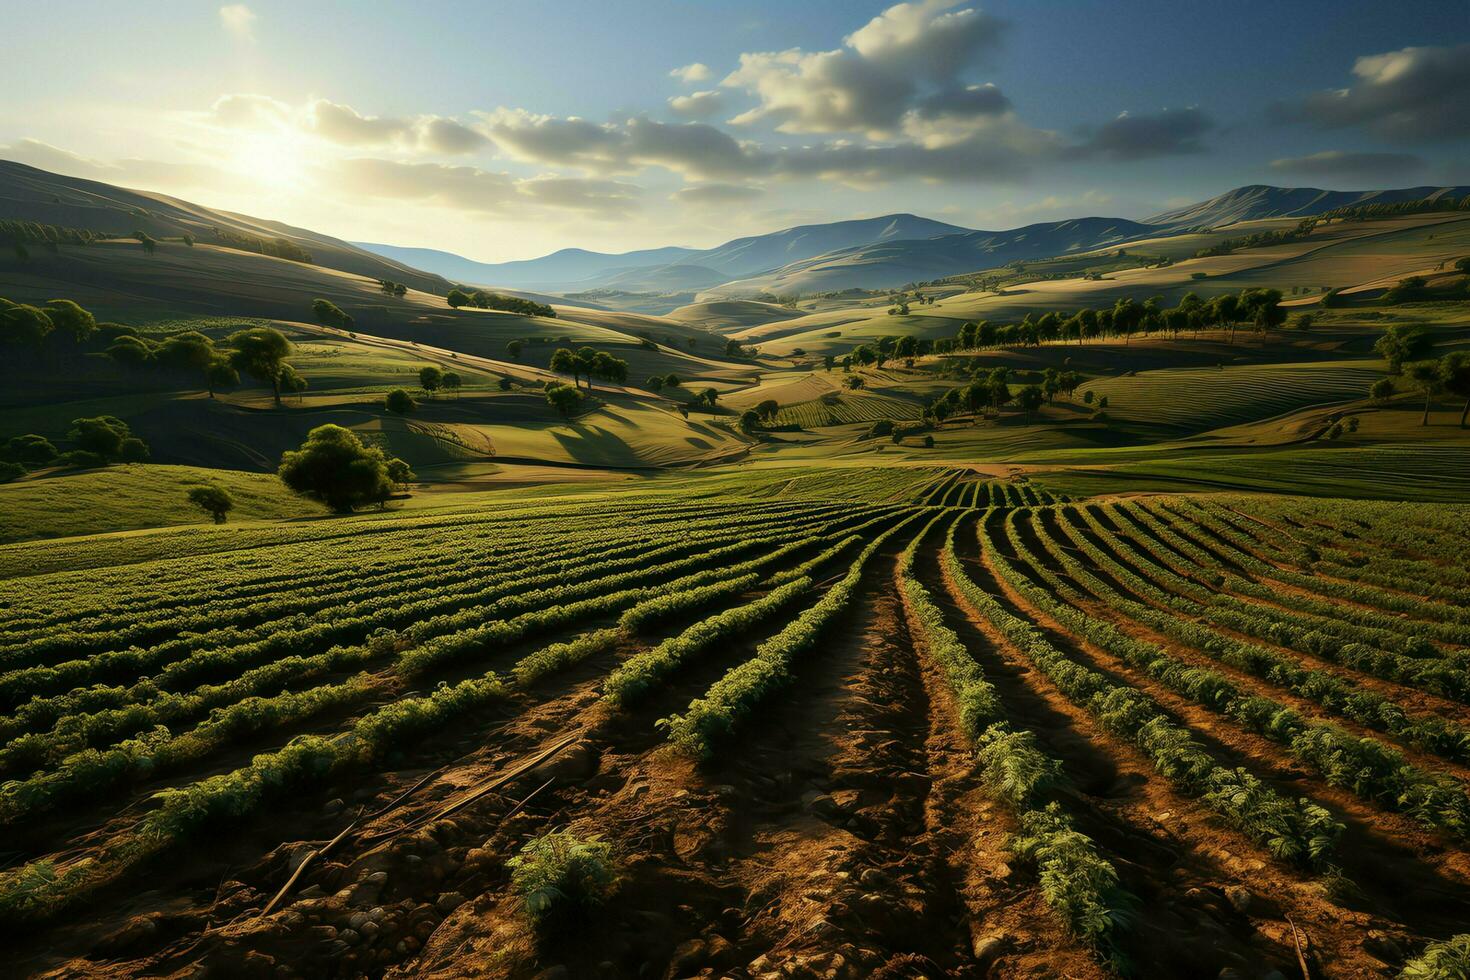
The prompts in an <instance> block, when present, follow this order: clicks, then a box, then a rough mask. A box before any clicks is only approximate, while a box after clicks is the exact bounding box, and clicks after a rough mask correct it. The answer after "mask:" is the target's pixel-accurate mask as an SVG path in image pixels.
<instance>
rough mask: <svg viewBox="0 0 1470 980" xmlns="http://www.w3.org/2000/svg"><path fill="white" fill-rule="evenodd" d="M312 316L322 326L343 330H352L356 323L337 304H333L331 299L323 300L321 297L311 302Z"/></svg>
mask: <svg viewBox="0 0 1470 980" xmlns="http://www.w3.org/2000/svg"><path fill="white" fill-rule="evenodd" d="M311 315H312V316H314V317H315V318H316V322H317V323H320V324H321V325H322V326H324V327H337V328H338V329H341V330H351V329H352V325H353V323H354V322H355V321H354V320H353V319H352V317H350V316H348V315H347V314H346V313H345V312H343V310H342V308H341V307H339V306H338V305H337V304H336V303H333V302H332V301H331V300H329V299H322V298H321V297H317V298H316V299H314V300H312V301H311Z"/></svg>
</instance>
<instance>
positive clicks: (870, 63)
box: [720, 0, 1005, 137]
mask: <svg viewBox="0 0 1470 980" xmlns="http://www.w3.org/2000/svg"><path fill="white" fill-rule="evenodd" d="M956 2H957V0H922V2H919V3H900V4H897V5H895V6H892V7H889V8H888V9H887V10H885V11H883V12H882V13H881V14H879V15H878V16H877V17H874V18H873V19H872V20H871V21H869V22H868V23H867V24H866V25H864V26H863V27H862V28H860V29H859V30H857V31H854V32H853V33H852V34H850V35H848V36H847V38H845V39H844V42H843V46H842V47H840V48H836V49H834V50H831V51H815V52H807V51H802V50H801V49H800V48H790V49H788V50H785V51H757V52H746V53H743V54H741V56H740V65H739V67H738V68H736V69H735V70H734V71H733V72H731V73H730V74H729V75H727V76H726V77H725V78H724V80H723V81H722V82H721V83H720V84H721V85H723V86H725V87H728V88H738V89H743V90H745V91H748V92H750V93H751V94H753V95H754V96H755V97H756V98H757V99H758V100H759V104H758V105H757V106H755V107H754V108H752V109H750V110H748V111H746V112H743V113H741V114H740V115H738V116H736V117H735V118H734V119H733V120H731V121H732V122H733V123H735V124H737V125H750V124H754V123H762V122H765V123H770V124H773V125H775V127H776V128H777V129H778V130H780V131H781V132H787V133H844V132H863V133H868V134H870V135H872V136H874V137H881V136H884V135H887V134H890V133H892V132H893V131H895V130H896V129H897V128H898V126H899V124H900V122H901V120H902V119H903V117H904V116H905V114H906V113H907V112H909V111H910V109H912V108H913V103H914V101H915V99H916V98H917V97H919V96H920V95H921V94H922V93H923V92H924V90H925V89H926V88H938V89H940V90H949V89H959V88H960V86H959V84H958V76H959V75H960V73H961V72H963V71H964V70H966V69H968V68H970V67H972V66H973V65H975V64H976V63H978V62H979V61H980V60H981V59H982V58H983V57H984V56H985V55H986V54H988V53H989V52H990V51H992V50H993V49H994V48H996V47H997V46H998V44H999V41H1000V38H1001V36H1002V34H1003V32H1004V28H1005V23H1004V22H1003V21H1001V20H999V19H998V18H995V17H991V16H990V15H988V14H984V13H982V12H980V11H978V10H975V9H973V8H965V9H962V10H954V9H952V8H953V7H954V6H955V5H956Z"/></svg>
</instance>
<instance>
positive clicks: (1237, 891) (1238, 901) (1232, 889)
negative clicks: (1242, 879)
mask: <svg viewBox="0 0 1470 980" xmlns="http://www.w3.org/2000/svg"><path fill="white" fill-rule="evenodd" d="M1252 897H1253V896H1252V895H1251V893H1250V890H1249V889H1247V888H1242V887H1241V886H1239V885H1227V886H1226V887H1225V899H1226V901H1228V902H1229V903H1230V904H1231V906H1233V907H1234V909H1235V911H1237V912H1239V913H1241V914H1242V915H1244V914H1245V913H1246V912H1248V911H1250V907H1251V899H1252Z"/></svg>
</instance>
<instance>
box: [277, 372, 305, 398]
mask: <svg viewBox="0 0 1470 980" xmlns="http://www.w3.org/2000/svg"><path fill="white" fill-rule="evenodd" d="M280 383H281V390H282V391H285V392H289V393H291V394H293V395H295V396H296V400H297V401H298V402H299V401H300V400H301V393H302V392H304V391H306V389H307V388H308V387H310V386H309V385H308V384H307V381H306V379H305V378H303V377H302V376H301V375H299V374H297V373H296V369H295V368H293V367H292V366H291V365H289V364H282V365H281V374H280Z"/></svg>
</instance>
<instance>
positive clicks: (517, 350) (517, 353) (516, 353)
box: [505, 340, 525, 361]
mask: <svg viewBox="0 0 1470 980" xmlns="http://www.w3.org/2000/svg"><path fill="white" fill-rule="evenodd" d="M524 347H525V342H524V341H520V340H512V341H510V342H509V343H508V344H506V345H505V352H506V353H507V354H509V355H510V356H511V359H512V360H517V361H519V360H520V359H521V350H522V348H524Z"/></svg>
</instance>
